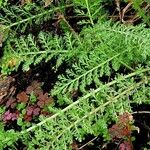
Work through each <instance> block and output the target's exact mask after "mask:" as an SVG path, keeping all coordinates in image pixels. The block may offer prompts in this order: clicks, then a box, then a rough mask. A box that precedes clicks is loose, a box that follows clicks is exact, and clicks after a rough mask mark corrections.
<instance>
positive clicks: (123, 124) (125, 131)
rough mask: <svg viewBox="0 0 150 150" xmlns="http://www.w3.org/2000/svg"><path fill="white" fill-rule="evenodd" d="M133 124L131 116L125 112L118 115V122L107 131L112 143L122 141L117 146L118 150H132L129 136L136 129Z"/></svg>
mask: <svg viewBox="0 0 150 150" xmlns="http://www.w3.org/2000/svg"><path fill="white" fill-rule="evenodd" d="M133 122H134V120H133V116H132V115H131V114H130V113H127V112H126V113H124V114H122V115H119V117H118V122H117V123H116V124H114V125H113V126H112V127H111V128H110V129H109V133H110V135H111V138H112V140H113V141H118V140H121V141H122V142H121V143H120V144H119V150H133V145H132V135H131V134H132V132H133V130H135V129H136V127H135V126H134V125H133Z"/></svg>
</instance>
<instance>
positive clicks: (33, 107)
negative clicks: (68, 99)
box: [1, 81, 53, 123]
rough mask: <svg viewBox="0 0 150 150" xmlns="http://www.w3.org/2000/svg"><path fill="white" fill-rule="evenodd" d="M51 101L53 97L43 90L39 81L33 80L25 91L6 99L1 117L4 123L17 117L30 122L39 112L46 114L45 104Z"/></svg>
mask: <svg viewBox="0 0 150 150" xmlns="http://www.w3.org/2000/svg"><path fill="white" fill-rule="evenodd" d="M51 103H53V98H52V97H51V96H49V95H48V93H44V92H43V90H42V88H41V83H39V82H37V81H33V82H32V83H31V85H30V86H28V87H27V89H26V90H25V91H21V92H20V93H18V94H17V96H16V97H13V98H12V97H11V98H10V99H8V100H7V102H6V104H5V106H6V112H4V113H3V115H2V118H1V119H2V120H3V121H4V122H5V123H8V122H12V121H15V120H18V119H19V120H24V121H25V122H30V121H33V120H34V119H37V118H38V116H39V115H41V114H42V115H48V114H49V112H48V111H47V106H48V105H49V104H51Z"/></svg>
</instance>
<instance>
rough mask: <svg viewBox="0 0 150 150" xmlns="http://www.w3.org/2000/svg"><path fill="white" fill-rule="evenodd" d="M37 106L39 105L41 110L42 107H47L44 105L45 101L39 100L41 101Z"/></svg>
mask: <svg viewBox="0 0 150 150" xmlns="http://www.w3.org/2000/svg"><path fill="white" fill-rule="evenodd" d="M37 105H38V106H39V107H40V108H42V107H43V106H44V105H45V103H44V101H42V100H39V101H38V102H37Z"/></svg>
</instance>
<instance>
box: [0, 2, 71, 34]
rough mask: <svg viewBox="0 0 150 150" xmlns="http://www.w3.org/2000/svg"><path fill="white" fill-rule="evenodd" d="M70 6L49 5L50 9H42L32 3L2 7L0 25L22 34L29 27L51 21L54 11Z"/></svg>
mask: <svg viewBox="0 0 150 150" xmlns="http://www.w3.org/2000/svg"><path fill="white" fill-rule="evenodd" d="M70 6H72V5H71V4H70V5H67V6H60V7H59V6H58V7H54V6H53V5H51V6H50V8H44V7H42V6H37V5H36V4H35V3H32V4H30V5H28V6H25V7H17V6H10V7H9V6H8V7H2V8H0V12H1V13H0V24H2V25H4V26H5V28H6V29H13V30H15V31H19V32H24V31H25V30H26V29H27V28H29V27H30V26H31V25H33V24H34V25H37V24H41V23H43V22H44V21H47V20H49V19H52V17H53V15H54V13H55V12H56V11H58V10H59V11H64V8H65V7H70Z"/></svg>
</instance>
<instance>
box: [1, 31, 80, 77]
mask: <svg viewBox="0 0 150 150" xmlns="http://www.w3.org/2000/svg"><path fill="white" fill-rule="evenodd" d="M77 45H80V44H79V41H78V40H77V39H75V38H74V37H73V35H72V34H70V33H66V35H65V36H64V38H63V39H62V38H61V37H58V36H54V37H53V36H52V35H51V34H49V33H44V32H41V33H40V34H39V36H38V38H37V40H35V37H33V36H32V35H31V34H30V35H28V36H27V37H20V39H18V38H15V37H12V40H8V41H7V43H6V46H5V47H4V56H3V58H2V60H1V69H2V71H1V72H2V73H3V74H8V73H10V72H11V71H13V70H17V69H18V67H19V66H20V64H21V65H22V69H23V71H27V70H29V68H30V65H31V64H33V65H37V64H39V63H40V62H41V61H42V60H45V61H46V62H47V61H49V60H51V59H52V58H55V59H57V62H56V67H58V66H60V65H61V63H62V62H63V61H67V60H69V59H71V58H72V57H73V56H75V55H77V54H78V53H79V52H80V51H79V50H75V47H76V46H77Z"/></svg>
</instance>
